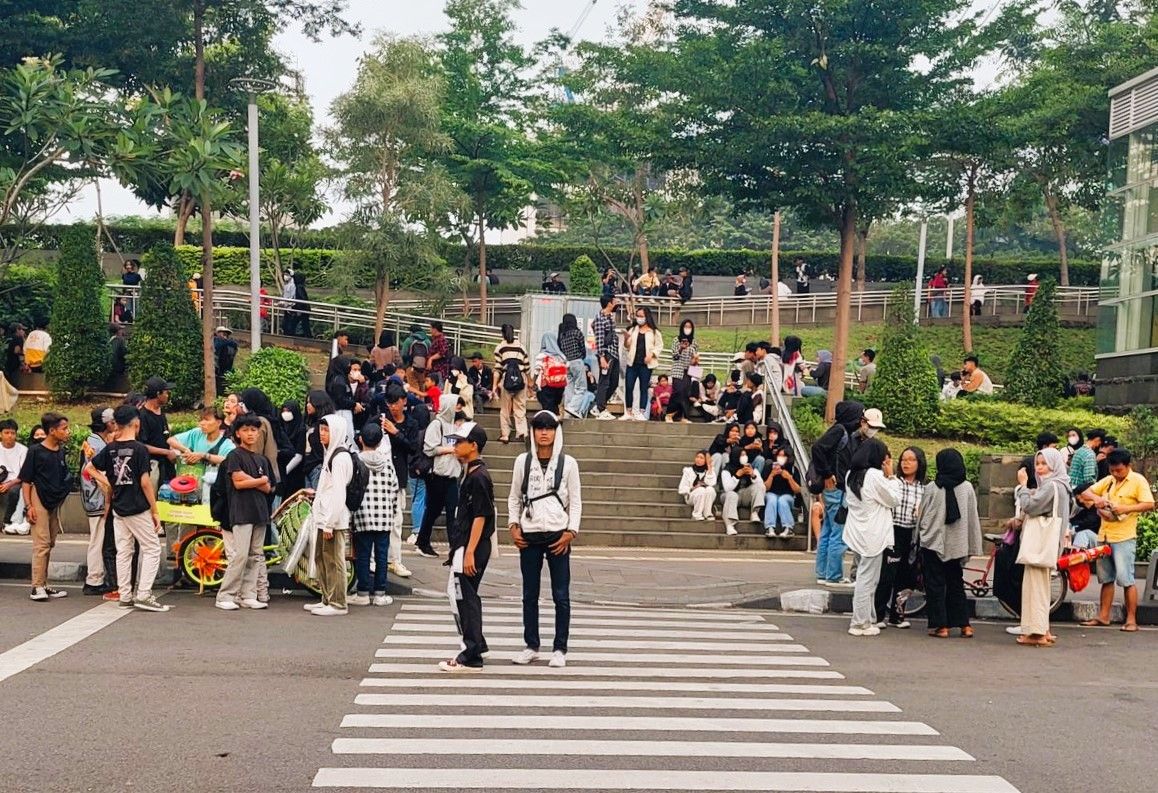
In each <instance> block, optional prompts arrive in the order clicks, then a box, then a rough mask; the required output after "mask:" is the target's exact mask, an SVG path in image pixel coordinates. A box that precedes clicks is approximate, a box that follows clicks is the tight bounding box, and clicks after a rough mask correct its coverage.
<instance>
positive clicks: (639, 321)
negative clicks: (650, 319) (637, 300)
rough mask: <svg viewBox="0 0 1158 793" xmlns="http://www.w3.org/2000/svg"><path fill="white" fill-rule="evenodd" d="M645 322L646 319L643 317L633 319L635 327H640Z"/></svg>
mask: <svg viewBox="0 0 1158 793" xmlns="http://www.w3.org/2000/svg"><path fill="white" fill-rule="evenodd" d="M645 322H647V319H646V318H645V317H636V318H635V324H636V325H640V326H642V325H643V323H645Z"/></svg>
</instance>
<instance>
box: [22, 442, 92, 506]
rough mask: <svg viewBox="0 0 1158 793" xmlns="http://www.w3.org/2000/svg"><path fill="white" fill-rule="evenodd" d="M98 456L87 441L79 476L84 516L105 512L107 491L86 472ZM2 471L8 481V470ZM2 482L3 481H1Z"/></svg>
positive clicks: (81, 459) (82, 453)
mask: <svg viewBox="0 0 1158 793" xmlns="http://www.w3.org/2000/svg"><path fill="white" fill-rule="evenodd" d="M95 456H96V452H94V451H93V450H92V447H91V446H89V442H88V441H87V440H85V442H84V448H83V451H82V452H81V455H80V470H79V471H78V472H77V476H78V477H79V478H80V501H81V506H83V507H84V514H86V515H100V514H102V513H104V511H105V491H103V490H101V488H100V485H98V484H97V483H96V480H95V479H93V478H92V477H91V476H89V475H88V474H86V473H85V472H84V469H85V466H86V465H87V464H88V463H89V461H90V460H92V458H93V457H95ZM0 471H3V472H5V476H4V479H7V472H6V469H4V468H0ZM0 481H3V480H2V479H0Z"/></svg>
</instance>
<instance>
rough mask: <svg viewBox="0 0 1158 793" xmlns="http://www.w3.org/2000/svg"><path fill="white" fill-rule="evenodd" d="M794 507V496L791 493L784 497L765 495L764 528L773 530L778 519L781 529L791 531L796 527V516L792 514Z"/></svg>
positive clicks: (773, 494)
mask: <svg viewBox="0 0 1158 793" xmlns="http://www.w3.org/2000/svg"><path fill="white" fill-rule="evenodd" d="M794 506H796V496H795V494H793V493H786V494H784V495H776V494H775V493H766V494H765V495H764V528H765V529H775V528H776V519H777V518H779V519H780V528H781V529H791V528H792V527H793V526H795V525H796V516H795V515H793V514H792V508H793V507H794Z"/></svg>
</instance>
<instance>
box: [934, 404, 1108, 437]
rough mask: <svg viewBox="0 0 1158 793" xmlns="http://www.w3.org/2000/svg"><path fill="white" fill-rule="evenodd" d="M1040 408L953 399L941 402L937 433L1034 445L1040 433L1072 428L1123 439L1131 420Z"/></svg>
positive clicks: (1060, 432) (1066, 408) (1062, 432)
mask: <svg viewBox="0 0 1158 793" xmlns="http://www.w3.org/2000/svg"><path fill="white" fill-rule="evenodd" d="M1062 405H1063V407H1058V408H1038V407H1027V406H1025V405H1015V404H1011V403H1009V402H996V401H989V400H972V399H952V400H950V401H948V402H945V403H944V404H942V405H941V417H940V419H939V420H938V425H937V434H938V435H939V436H942V437H945V438H954V439H961V440H971V441H977V442H978V443H984V444H988V445H991V446H1012V445H1025V444H1030V446H1032V444H1033V441H1034V439H1035V438H1036V437H1037V435H1038V433H1041V432H1046V431H1049V432H1052V433H1054V434H1056V435H1057V436H1059V437H1064V436H1065V430H1066V429H1067V428H1069V427H1078V428H1079V429H1081V430H1082V431H1083V432H1084V431H1086V430H1089V429H1093V428H1094V427H1101V428H1103V429H1105V430H1106V432H1108V433H1109V434H1110V435H1115V436H1117V437H1119V438H1122V437H1124V436H1125V434H1126V430H1127V428H1128V426H1129V420H1128V419H1126V418H1124V417H1122V416H1108V415H1103V414H1101V413H1092V412H1090V411H1089V410H1085V409H1082V408H1074V407H1071V406H1069V405H1066V404H1065V403H1064V402H1063V403H1062Z"/></svg>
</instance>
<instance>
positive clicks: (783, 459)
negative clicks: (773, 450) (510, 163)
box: [776, 457, 788, 466]
mask: <svg viewBox="0 0 1158 793" xmlns="http://www.w3.org/2000/svg"><path fill="white" fill-rule="evenodd" d="M776 464H777V465H781V466H784V465H788V458H787V457H777V458H776Z"/></svg>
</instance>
